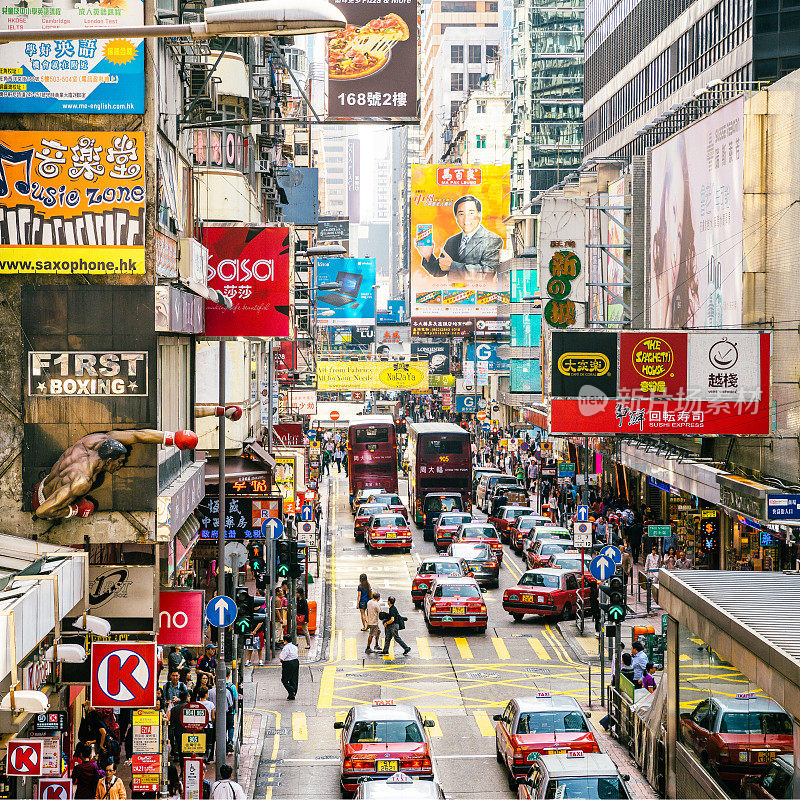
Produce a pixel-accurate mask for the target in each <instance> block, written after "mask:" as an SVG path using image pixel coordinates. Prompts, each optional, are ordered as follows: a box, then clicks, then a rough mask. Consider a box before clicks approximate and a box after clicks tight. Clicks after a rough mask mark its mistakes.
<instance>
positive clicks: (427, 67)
mask: <svg viewBox="0 0 800 800" xmlns="http://www.w3.org/2000/svg"><path fill="white" fill-rule="evenodd" d="M498 19H499V14H498V3H497V1H496V0H430V2H428V3H427V4H426V5H425V6H424V7H423V15H422V119H421V126H420V127H421V129H422V144H421V158H422V161H423V163H432V162H434V161H436V160H437V159H439V158H440V156H441V154H442V152H443V148H444V139H443V132H444V129H445V127H446V126H447V124H448V123H449V121H450V117H451V115H452V114H453V112H454V111H455V109H456V108H457V105H458V103H460V102H461V101H462V100H463V99H464V98H465V97H466V96H467V93H468V92H469V90H470V88H472V89H476V88H478V85H479V83H480V78H481V76H483V75H486V74H487V73H490V72H492V69H493V68H492V66H491V64H492V62H494V61H496V60H497V58H498V56H499V49H500V30H499V28H498V27H497V26H498ZM487 65H488V66H487Z"/></svg>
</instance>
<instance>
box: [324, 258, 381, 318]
mask: <svg viewBox="0 0 800 800" xmlns="http://www.w3.org/2000/svg"><path fill="white" fill-rule="evenodd" d="M330 283H338V284H341V286H340V288H338V289H333V290H330V289H327V290H322V291H319V292H317V324H318V325H341V324H349V325H373V324H374V322H375V302H376V298H375V291H374V290H373V288H372V287H373V286H375V259H374V258H318V259H317V286H324V285H325V284H330Z"/></svg>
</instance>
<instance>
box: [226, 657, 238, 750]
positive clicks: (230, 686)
mask: <svg viewBox="0 0 800 800" xmlns="http://www.w3.org/2000/svg"><path fill="white" fill-rule="evenodd" d="M225 688H226V690H227V692H228V698H229V700H230V705H229V706H228V712H227V714H226V715H225V727H226V728H227V730H228V752H229V753H232V752H233V750H234V739H235V738H236V705H237V701H238V700H239V691H238V690H237V688H236V684H235V683H234V682H233V681H232V680H231V671H230V670H228V673H227V678H226V680H225Z"/></svg>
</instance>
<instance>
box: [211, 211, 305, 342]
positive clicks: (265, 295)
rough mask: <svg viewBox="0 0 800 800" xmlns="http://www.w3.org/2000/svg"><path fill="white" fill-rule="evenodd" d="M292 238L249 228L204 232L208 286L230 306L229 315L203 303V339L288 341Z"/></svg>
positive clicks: (282, 232) (283, 233) (283, 230)
mask: <svg viewBox="0 0 800 800" xmlns="http://www.w3.org/2000/svg"><path fill="white" fill-rule="evenodd" d="M290 232H291V229H290V228H266V227H262V226H253V225H236V226H223V225H219V226H215V225H210V226H206V227H204V228H203V244H204V245H205V246H206V247H207V248H208V285H209V286H210V287H211V288H212V289H216V290H217V291H219V292H221V293H222V294H224V295H225V296H226V297H229V298H230V299H231V302H232V303H233V308H232V309H230V310H228V309H226V308H223V307H222V306H220V305H218V304H216V303H206V335H207V336H268V337H277V338H287V337H290V336H291V335H292V326H291V319H292V300H293V298H292V295H293V292H294V286H293V281H292V271H293V268H292V240H291V235H290Z"/></svg>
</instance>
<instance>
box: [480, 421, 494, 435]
mask: <svg viewBox="0 0 800 800" xmlns="http://www.w3.org/2000/svg"><path fill="white" fill-rule="evenodd" d="M481 430H482V431H483V432H484V433H491V432H492V426H491V425H490V424H489V423H488V422H484V423H483V425H481Z"/></svg>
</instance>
